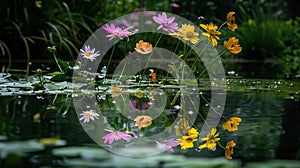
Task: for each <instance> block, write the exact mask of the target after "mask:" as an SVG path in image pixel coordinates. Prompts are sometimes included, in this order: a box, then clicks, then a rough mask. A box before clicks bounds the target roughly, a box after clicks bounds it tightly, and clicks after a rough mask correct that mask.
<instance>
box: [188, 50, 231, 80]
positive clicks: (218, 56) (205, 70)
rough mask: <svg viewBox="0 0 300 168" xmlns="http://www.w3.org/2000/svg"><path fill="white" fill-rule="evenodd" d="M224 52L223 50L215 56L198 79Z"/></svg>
mask: <svg viewBox="0 0 300 168" xmlns="http://www.w3.org/2000/svg"><path fill="white" fill-rule="evenodd" d="M225 52H226V50H224V51H223V52H222V53H221V54H219V55H218V56H216V57H215V58H214V59H213V60H212V61H211V62H210V63H209V64H208V65H207V67H206V68H205V69H204V70H203V71H202V72H201V74H200V75H199V78H200V77H201V76H202V75H203V73H204V72H206V71H207V69H208V68H209V67H210V66H211V64H212V63H214V62H215V61H216V60H217V59H218V58H219V57H221V56H222V55H223V54H224V53H225ZM192 68H193V67H192Z"/></svg>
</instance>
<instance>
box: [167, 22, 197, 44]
mask: <svg viewBox="0 0 300 168" xmlns="http://www.w3.org/2000/svg"><path fill="white" fill-rule="evenodd" d="M170 35H171V36H173V35H175V36H177V37H178V38H179V39H183V40H185V41H190V42H191V43H192V44H196V43H197V42H198V41H199V38H198V36H199V33H197V32H195V27H194V26H192V25H188V24H182V25H181V29H179V30H177V32H175V33H170Z"/></svg>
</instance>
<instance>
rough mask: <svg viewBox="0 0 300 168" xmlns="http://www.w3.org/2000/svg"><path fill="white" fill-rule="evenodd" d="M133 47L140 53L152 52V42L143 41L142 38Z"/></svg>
mask: <svg viewBox="0 0 300 168" xmlns="http://www.w3.org/2000/svg"><path fill="white" fill-rule="evenodd" d="M135 47H136V48H134V49H135V50H136V51H137V52H138V53H141V54H149V53H151V52H152V44H150V43H147V42H144V41H143V40H140V41H139V42H138V43H136V45H135Z"/></svg>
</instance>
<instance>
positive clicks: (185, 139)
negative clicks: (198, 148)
mask: <svg viewBox="0 0 300 168" xmlns="http://www.w3.org/2000/svg"><path fill="white" fill-rule="evenodd" d="M177 141H178V143H179V144H180V146H181V149H187V148H192V147H194V142H195V141H197V138H196V139H195V138H193V137H191V136H182V138H181V139H177Z"/></svg>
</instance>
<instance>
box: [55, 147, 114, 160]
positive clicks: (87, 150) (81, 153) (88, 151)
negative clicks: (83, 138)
mask: <svg viewBox="0 0 300 168" xmlns="http://www.w3.org/2000/svg"><path fill="white" fill-rule="evenodd" d="M52 154H53V155H56V156H66V157H83V158H97V159H106V158H110V157H111V155H110V154H109V153H108V152H106V151H105V150H103V149H101V148H92V147H65V148H57V149H54V150H53V151H52Z"/></svg>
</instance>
